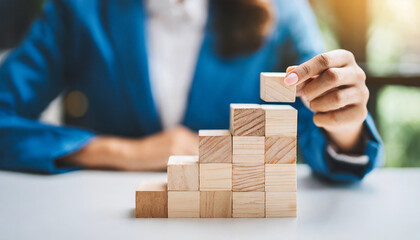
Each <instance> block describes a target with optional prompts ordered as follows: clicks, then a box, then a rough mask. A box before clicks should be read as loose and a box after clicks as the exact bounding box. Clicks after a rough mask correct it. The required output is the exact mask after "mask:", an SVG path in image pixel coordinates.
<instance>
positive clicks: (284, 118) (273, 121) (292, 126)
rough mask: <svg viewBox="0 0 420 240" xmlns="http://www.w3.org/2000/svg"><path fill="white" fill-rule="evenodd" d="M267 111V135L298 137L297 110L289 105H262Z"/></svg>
mask: <svg viewBox="0 0 420 240" xmlns="http://www.w3.org/2000/svg"><path fill="white" fill-rule="evenodd" d="M262 108H263V109H264V111H265V136H266V137H269V136H286V137H296V134H297V110H296V109H294V108H293V107H292V106H289V105H262Z"/></svg>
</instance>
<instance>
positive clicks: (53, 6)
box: [0, 1, 198, 173]
mask: <svg viewBox="0 0 420 240" xmlns="http://www.w3.org/2000/svg"><path fill="white" fill-rule="evenodd" d="M64 4H65V3H63V1H51V2H49V3H48V4H46V7H45V11H44V13H43V14H42V16H41V17H40V18H39V19H38V20H37V21H36V22H35V23H34V25H33V27H32V29H31V31H30V33H29V35H28V36H27V38H26V39H25V40H24V42H23V43H22V45H21V46H20V47H19V48H17V49H16V50H14V51H13V52H12V53H11V54H10V56H9V57H8V58H7V60H6V62H5V63H4V65H2V66H1V68H0V168H3V169H10V170H23V171H37V172H46V173H60V172H65V171H69V170H71V169H77V168H80V167H84V168H109V169H117V170H163V169H166V163H167V159H168V157H169V155H172V154H179V155H193V154H197V150H198V146H197V145H198V137H197V136H196V134H195V133H193V132H191V131H190V130H187V129H185V128H182V127H178V128H175V129H172V130H169V131H165V132H163V133H159V134H156V135H154V136H150V137H146V138H143V139H127V138H119V137H112V136H96V135H95V134H94V133H93V132H91V131H87V130H84V129H77V128H70V127H57V126H51V125H47V124H44V123H41V122H39V121H38V120H37V119H38V117H39V114H40V113H41V112H42V111H43V109H44V108H45V107H46V106H47V105H48V104H49V102H50V101H51V100H52V99H54V98H55V97H56V96H57V95H58V94H59V93H60V92H62V91H65V89H66V82H65V80H64V79H65V76H64V74H63V73H64V72H66V71H68V70H66V69H64V66H68V65H71V64H68V63H69V62H68V60H67V59H66V56H68V55H69V54H68V53H66V51H67V49H69V46H71V43H70V42H67V39H69V37H68V36H67V34H68V27H67V25H66V21H65V20H68V19H70V18H66V16H69V15H70V14H68V13H67V12H66V11H67V7H66V6H64Z"/></svg>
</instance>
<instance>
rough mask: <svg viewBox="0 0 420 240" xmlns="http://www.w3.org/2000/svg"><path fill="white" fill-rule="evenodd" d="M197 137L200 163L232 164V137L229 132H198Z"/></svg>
mask: <svg viewBox="0 0 420 240" xmlns="http://www.w3.org/2000/svg"><path fill="white" fill-rule="evenodd" d="M198 135H199V138H200V142H199V145H200V147H199V152H200V156H199V158H200V163H231V162H232V158H231V155H232V135H231V134H230V131H229V130H200V131H199V132H198Z"/></svg>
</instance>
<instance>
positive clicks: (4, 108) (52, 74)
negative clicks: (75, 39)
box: [0, 1, 94, 173]
mask: <svg viewBox="0 0 420 240" xmlns="http://www.w3.org/2000/svg"><path fill="white" fill-rule="evenodd" d="M64 8H65V7H64V6H63V5H62V3H61V2H60V1H51V2H49V3H47V4H46V5H45V8H44V11H43V13H42V15H41V16H40V17H39V18H38V20H36V21H35V23H34V24H33V25H32V27H31V30H30V32H29V33H28V35H27V37H26V39H25V40H24V41H23V42H22V44H21V45H20V47H18V48H16V49H15V50H14V51H12V52H11V54H10V55H9V56H8V58H6V60H5V62H4V64H3V65H2V66H1V67H0V168H2V169H8V170H19V171H35V172H44V173H58V172H64V171H68V170H70V169H69V168H61V167H58V166H56V164H55V160H56V159H58V158H60V157H63V156H65V155H67V154H69V153H72V152H74V151H77V150H78V149H80V148H82V147H83V146H85V145H86V144H87V143H88V142H89V141H90V140H91V139H92V138H93V137H94V133H92V132H90V131H87V130H83V129H77V128H70V127H58V126H52V125H47V124H44V123H42V122H40V121H39V120H38V118H39V115H40V113H41V112H42V111H43V110H44V109H45V108H46V106H47V105H48V104H49V103H50V102H51V101H52V99H54V98H55V97H56V96H57V95H58V94H60V93H61V92H62V91H64V90H65V88H66V83H65V80H64V76H63V75H64V74H63V73H64V71H65V69H64V66H65V64H66V60H65V57H64V56H65V51H66V50H67V48H66V47H67V46H68V45H66V44H67V43H66V39H67V38H66V23H65V22H64V20H63V19H64V17H63V16H65V12H64Z"/></svg>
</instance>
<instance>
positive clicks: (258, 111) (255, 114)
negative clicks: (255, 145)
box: [230, 104, 265, 136]
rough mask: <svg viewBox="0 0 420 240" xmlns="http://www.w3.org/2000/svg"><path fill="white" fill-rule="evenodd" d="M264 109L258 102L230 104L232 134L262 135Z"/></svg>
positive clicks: (263, 129)
mask: <svg viewBox="0 0 420 240" xmlns="http://www.w3.org/2000/svg"><path fill="white" fill-rule="evenodd" d="M264 121H265V117H264V110H263V109H262V108H261V106H260V105H258V104H231V105H230V132H231V133H232V135H233V136H264V132H265V122H264Z"/></svg>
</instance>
